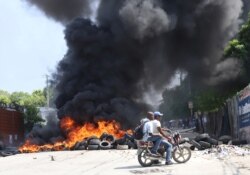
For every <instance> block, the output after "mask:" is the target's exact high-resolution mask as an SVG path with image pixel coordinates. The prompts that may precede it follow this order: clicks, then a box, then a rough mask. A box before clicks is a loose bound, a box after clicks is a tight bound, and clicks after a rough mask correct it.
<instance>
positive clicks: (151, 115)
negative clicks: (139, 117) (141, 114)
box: [147, 111, 154, 120]
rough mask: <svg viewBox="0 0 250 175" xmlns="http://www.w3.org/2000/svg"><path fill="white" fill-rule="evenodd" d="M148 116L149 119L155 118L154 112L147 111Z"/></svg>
mask: <svg viewBox="0 0 250 175" xmlns="http://www.w3.org/2000/svg"><path fill="white" fill-rule="evenodd" d="M147 118H148V119H149V120H154V113H153V112H150V111H149V112H148V113H147Z"/></svg>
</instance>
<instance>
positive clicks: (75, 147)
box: [72, 142, 81, 150]
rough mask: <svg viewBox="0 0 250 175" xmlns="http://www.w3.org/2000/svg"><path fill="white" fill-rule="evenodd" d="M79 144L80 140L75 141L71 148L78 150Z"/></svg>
mask: <svg viewBox="0 0 250 175" xmlns="http://www.w3.org/2000/svg"><path fill="white" fill-rule="evenodd" d="M80 146H81V143H80V142H76V143H75V145H74V146H73V148H72V149H73V150H78V148H79V147H80Z"/></svg>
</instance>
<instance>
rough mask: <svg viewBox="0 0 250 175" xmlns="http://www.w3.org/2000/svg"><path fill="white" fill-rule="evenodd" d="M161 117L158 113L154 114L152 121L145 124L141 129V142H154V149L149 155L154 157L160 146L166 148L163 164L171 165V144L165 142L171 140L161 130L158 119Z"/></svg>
mask: <svg viewBox="0 0 250 175" xmlns="http://www.w3.org/2000/svg"><path fill="white" fill-rule="evenodd" d="M162 116H163V114H162V113H160V112H158V111H156V112H154V120H151V121H149V122H147V125H145V126H144V128H143V131H144V136H145V137H144V138H143V140H144V141H145V140H147V141H152V142H155V143H154V147H153V148H152V150H151V153H152V154H153V155H156V156H157V154H158V153H157V150H158V148H159V146H160V144H162V145H164V147H165V148H166V153H167V156H166V162H165V164H166V165H171V164H173V162H172V161H171V157H172V156H171V152H172V144H171V143H169V142H168V141H167V140H170V139H171V138H170V137H169V136H167V135H166V134H165V133H164V132H163V129H162V128H161V123H160V119H161V117H162ZM164 130H166V129H164Z"/></svg>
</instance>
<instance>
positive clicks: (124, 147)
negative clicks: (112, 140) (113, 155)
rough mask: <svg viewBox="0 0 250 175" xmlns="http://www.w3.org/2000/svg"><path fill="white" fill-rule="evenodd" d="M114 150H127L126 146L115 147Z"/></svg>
mask: <svg viewBox="0 0 250 175" xmlns="http://www.w3.org/2000/svg"><path fill="white" fill-rule="evenodd" d="M116 149H118V150H126V149H128V145H117V146H116Z"/></svg>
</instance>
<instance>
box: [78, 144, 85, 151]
mask: <svg viewBox="0 0 250 175" xmlns="http://www.w3.org/2000/svg"><path fill="white" fill-rule="evenodd" d="M77 150H86V147H85V146H83V145H81V146H79V147H78V149H77Z"/></svg>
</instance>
